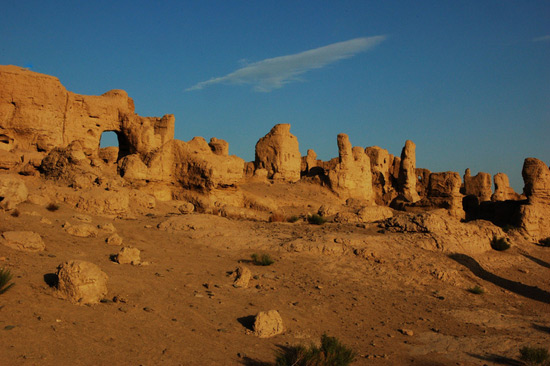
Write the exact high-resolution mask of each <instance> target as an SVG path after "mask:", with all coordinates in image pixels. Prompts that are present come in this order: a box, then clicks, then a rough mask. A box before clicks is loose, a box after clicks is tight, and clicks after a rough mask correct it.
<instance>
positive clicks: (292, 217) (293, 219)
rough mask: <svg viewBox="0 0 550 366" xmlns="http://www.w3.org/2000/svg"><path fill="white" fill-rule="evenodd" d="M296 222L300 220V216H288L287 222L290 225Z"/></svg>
mask: <svg viewBox="0 0 550 366" xmlns="http://www.w3.org/2000/svg"><path fill="white" fill-rule="evenodd" d="M298 220H300V216H296V215H293V216H290V217H289V218H288V222H291V223H295V222H296V221H298Z"/></svg>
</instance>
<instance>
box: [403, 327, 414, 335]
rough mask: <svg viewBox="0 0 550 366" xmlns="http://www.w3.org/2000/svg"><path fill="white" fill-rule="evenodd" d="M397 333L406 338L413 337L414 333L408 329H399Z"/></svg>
mask: <svg viewBox="0 0 550 366" xmlns="http://www.w3.org/2000/svg"><path fill="white" fill-rule="evenodd" d="M399 332H401V334H404V335H406V336H413V335H414V332H413V331H412V330H410V329H404V328H402V329H399Z"/></svg>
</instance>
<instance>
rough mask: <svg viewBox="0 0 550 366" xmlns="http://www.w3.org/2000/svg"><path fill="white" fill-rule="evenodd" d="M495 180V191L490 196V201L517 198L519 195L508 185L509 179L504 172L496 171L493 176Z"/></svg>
mask: <svg viewBox="0 0 550 366" xmlns="http://www.w3.org/2000/svg"><path fill="white" fill-rule="evenodd" d="M493 181H494V182H495V193H493V195H492V196H491V201H507V200H519V199H520V198H521V196H520V195H519V194H517V193H516V192H515V191H514V189H513V188H512V187H510V180H509V179H508V176H507V175H506V174H504V173H497V174H495V176H494V177H493Z"/></svg>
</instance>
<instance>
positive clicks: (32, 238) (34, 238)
mask: <svg viewBox="0 0 550 366" xmlns="http://www.w3.org/2000/svg"><path fill="white" fill-rule="evenodd" d="M1 241H2V244H4V245H5V246H7V247H10V248H12V249H15V250H19V251H22V252H40V251H43V250H44V249H45V248H46V244H44V242H43V241H42V237H40V235H39V234H37V233H35V232H32V231H4V232H3V233H2V240H1Z"/></svg>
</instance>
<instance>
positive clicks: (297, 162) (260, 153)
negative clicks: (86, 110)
mask: <svg viewBox="0 0 550 366" xmlns="http://www.w3.org/2000/svg"><path fill="white" fill-rule="evenodd" d="M301 165H302V157H301V155H300V149H299V146H298V139H297V138H296V136H294V135H293V134H291V133H290V124H288V123H282V124H278V125H275V126H274V127H273V128H272V129H271V131H270V132H269V133H268V134H267V135H265V136H264V137H262V138H261V139H260V140H259V141H258V142H257V143H256V159H255V167H256V169H266V170H267V176H268V178H273V179H281V180H286V181H289V182H297V181H299V180H300V170H301Z"/></svg>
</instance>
